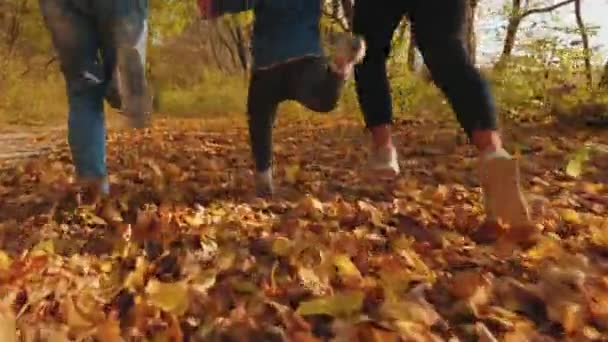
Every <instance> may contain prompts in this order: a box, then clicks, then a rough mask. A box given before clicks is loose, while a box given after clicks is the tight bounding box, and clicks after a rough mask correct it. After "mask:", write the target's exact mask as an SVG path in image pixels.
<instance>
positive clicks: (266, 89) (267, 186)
mask: <svg viewBox="0 0 608 342" xmlns="http://www.w3.org/2000/svg"><path fill="white" fill-rule="evenodd" d="M283 75H284V72H283V71H282V68H281V67H278V68H277V69H270V70H263V71H255V72H254V73H253V75H252V76H251V83H250V84H249V94H248V97H247V115H248V124H249V140H250V144H251V153H252V156H253V160H254V163H255V170H256V188H257V189H256V190H257V193H258V195H260V196H267V195H272V192H273V189H272V168H271V166H272V128H273V126H274V121H275V118H276V112H277V107H278V105H279V103H280V102H281V101H282V99H283V97H282V93H283V89H282V83H283V82H282V80H283Z"/></svg>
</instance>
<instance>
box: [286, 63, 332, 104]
mask: <svg viewBox="0 0 608 342" xmlns="http://www.w3.org/2000/svg"><path fill="white" fill-rule="evenodd" d="M283 67H284V69H285V70H286V73H285V76H286V82H285V83H286V92H287V98H288V99H290V100H294V101H297V102H298V103H300V104H301V105H303V106H305V107H306V108H308V109H310V110H312V111H315V112H319V113H327V112H330V111H332V110H334V109H335V108H336V105H337V104H338V100H339V98H340V94H341V92H342V88H343V86H344V76H343V75H341V74H338V73H336V72H335V71H333V70H332V68H331V67H330V66H329V64H328V63H327V61H326V60H325V59H324V58H321V57H310V58H304V59H300V60H297V61H293V62H289V63H288V64H285V65H284V66H283Z"/></svg>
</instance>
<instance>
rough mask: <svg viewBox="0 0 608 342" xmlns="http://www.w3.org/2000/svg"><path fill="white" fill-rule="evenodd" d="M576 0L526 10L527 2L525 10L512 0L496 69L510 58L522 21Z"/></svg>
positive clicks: (565, 0) (563, 0)
mask: <svg viewBox="0 0 608 342" xmlns="http://www.w3.org/2000/svg"><path fill="white" fill-rule="evenodd" d="M574 1H576V0H562V1H560V2H558V3H555V4H553V5H550V6H546V7H540V8H533V9H528V4H529V2H528V1H526V2H525V8H522V3H521V0H512V3H511V14H510V15H509V23H508V24H507V34H506V36H505V40H504V44H503V48H502V53H501V54H500V58H499V60H498V63H497V64H496V67H498V68H500V67H502V66H504V65H505V63H506V62H507V61H508V60H509V58H510V57H511V55H512V53H513V50H514V48H515V42H516V39H517V31H518V30H519V27H520V26H521V23H522V21H523V20H524V19H525V18H527V17H529V16H531V15H534V14H543V13H549V12H552V11H554V10H556V9H558V8H560V7H563V6H566V5H568V4H571V3H573V2H574Z"/></svg>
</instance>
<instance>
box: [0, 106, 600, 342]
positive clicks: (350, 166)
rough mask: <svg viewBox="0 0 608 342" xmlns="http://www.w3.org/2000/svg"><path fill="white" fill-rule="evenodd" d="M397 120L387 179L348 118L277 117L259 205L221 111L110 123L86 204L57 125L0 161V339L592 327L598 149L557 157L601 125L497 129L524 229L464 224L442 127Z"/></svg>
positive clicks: (594, 136) (596, 135)
mask: <svg viewBox="0 0 608 342" xmlns="http://www.w3.org/2000/svg"><path fill="white" fill-rule="evenodd" d="M395 131H396V138H397V145H398V147H399V152H400V155H401V158H402V169H403V170H404V173H403V174H402V175H401V176H400V177H399V178H398V179H397V180H395V181H393V182H385V181H379V180H377V179H374V177H373V175H370V174H368V173H366V172H365V168H364V166H365V162H366V152H365V151H366V146H367V140H366V138H365V135H364V134H363V132H362V129H361V125H360V123H359V121H357V120H352V119H341V118H332V119H328V117H320V118H319V119H315V120H313V121H299V122H295V121H291V122H287V120H285V121H284V122H282V123H281V124H280V125H279V126H278V127H277V129H276V130H275V144H276V145H275V160H276V171H275V174H276V180H277V182H278V183H279V184H278V185H279V190H280V193H279V195H278V196H277V198H275V199H273V200H271V201H264V200H261V199H256V198H254V197H253V196H252V194H253V186H252V180H251V175H250V173H249V171H248V170H249V169H250V158H249V150H248V146H247V133H246V130H245V128H244V126H243V125H242V123H238V124H235V123H234V122H232V121H230V122H229V121H221V120H220V121H217V122H209V123H204V124H203V123H201V122H196V121H183V122H176V121H172V122H160V123H158V124H157V126H156V127H155V128H154V129H153V130H151V131H148V132H140V133H137V134H126V133H112V134H111V135H110V137H109V165H110V170H111V174H112V179H111V181H112V183H113V185H114V189H113V192H114V195H113V197H112V199H111V200H106V201H103V202H100V203H97V204H96V205H94V206H84V205H81V206H78V205H77V203H78V202H77V198H76V196H75V195H74V194H73V193H72V192H71V191H70V190H69V188H70V187H69V185H68V184H69V177H70V176H71V175H72V167H71V164H70V158H69V153H68V150H67V146H66V145H65V143H64V141H63V138H62V137H61V135H58V136H57V137H55V138H54V139H56V143H57V144H58V145H57V146H56V147H55V148H53V149H52V152H51V153H49V154H46V156H45V157H40V158H37V159H30V160H26V161H24V162H15V161H4V162H0V163H1V164H0V170H1V173H0V300H1V302H0V340H1V341H16V340H15V338H17V337H16V335H15V331H18V338H19V339H20V340H23V341H68V340H79V341H92V340H97V341H110V342H113V341H121V339H122V340H125V341H126V340H132V341H180V340H188V341H302V342H303V341H328V340H333V341H398V340H402V341H446V340H450V339H452V340H453V341H457V340H459V341H495V340H500V341H552V340H571V341H593V340H602V339H604V340H605V339H606V338H607V336H608V276H606V274H608V214H607V211H608V186H607V185H606V184H607V181H608V158H607V157H606V156H605V155H600V154H598V155H596V156H594V157H593V158H592V159H591V160H590V161H589V163H588V164H587V165H586V166H585V167H584V168H583V169H582V171H583V175H582V176H581V178H580V179H579V180H576V179H572V178H570V176H568V175H566V174H565V172H564V171H563V170H564V166H565V165H566V160H567V157H568V155H569V154H571V153H572V152H573V151H575V150H576V149H577V148H579V147H580V146H582V144H583V143H585V142H595V143H601V144H606V143H608V133H607V132H606V131H605V130H604V131H601V130H597V131H589V130H577V129H575V128H568V127H560V126H556V125H547V126H538V125H536V126H530V127H517V128H514V129H509V130H507V137H508V140H509V148H510V149H511V150H514V151H516V153H518V154H519V155H521V157H522V173H523V177H524V180H525V184H526V188H527V190H528V192H529V197H530V201H531V204H532V209H533V214H534V218H535V222H536V224H537V227H536V228H537V231H538V233H537V234H532V233H528V232H526V231H522V230H507V229H503V228H501V227H488V226H485V227H483V226H482V222H483V215H482V211H481V208H480V204H479V199H480V189H479V187H478V183H477V180H476V174H475V158H474V157H475V153H474V150H473V149H472V148H471V147H469V146H468V145H467V144H466V139H465V138H464V137H463V135H462V134H461V133H460V132H459V131H458V130H457V129H456V128H455V126H454V125H453V123H451V122H449V123H445V122H437V121H432V120H422V119H421V120H406V121H399V122H397V123H396V125H395ZM50 144H51V142H49V141H45V142H44V143H43V144H42V145H45V146H47V147H49V146H50ZM39 145H40V144H39ZM480 227H483V228H480Z"/></svg>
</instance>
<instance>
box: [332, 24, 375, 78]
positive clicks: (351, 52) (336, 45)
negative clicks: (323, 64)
mask: <svg viewBox="0 0 608 342" xmlns="http://www.w3.org/2000/svg"><path fill="white" fill-rule="evenodd" d="M365 49H366V44H365V40H363V38H360V37H357V36H354V35H351V34H349V33H344V32H338V33H335V34H334V35H333V36H332V37H331V44H330V52H329V56H330V61H331V63H330V66H331V68H332V70H334V71H335V72H337V73H339V74H341V75H344V77H345V78H348V77H349V76H350V75H351V74H352V71H353V68H354V66H355V65H356V64H359V63H361V61H363V58H364V57H365Z"/></svg>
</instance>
